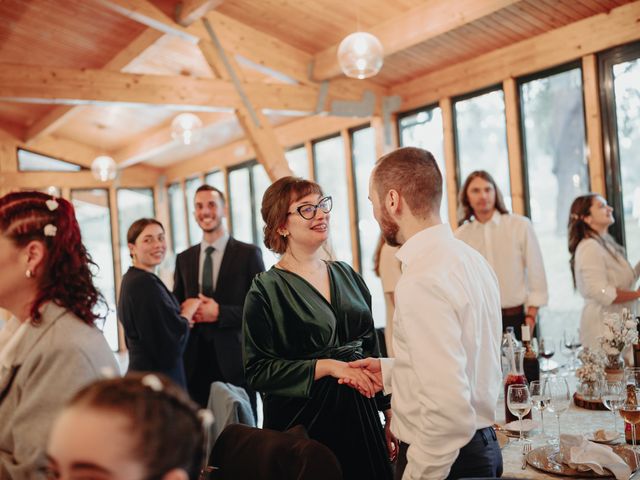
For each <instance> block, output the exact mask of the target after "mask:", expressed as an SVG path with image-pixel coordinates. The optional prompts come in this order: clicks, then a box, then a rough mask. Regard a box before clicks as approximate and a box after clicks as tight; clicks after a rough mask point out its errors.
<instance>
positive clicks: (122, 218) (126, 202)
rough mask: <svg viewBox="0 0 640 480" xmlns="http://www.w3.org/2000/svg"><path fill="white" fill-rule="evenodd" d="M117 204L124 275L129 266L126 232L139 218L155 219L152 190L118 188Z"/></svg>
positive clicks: (121, 264)
mask: <svg viewBox="0 0 640 480" xmlns="http://www.w3.org/2000/svg"><path fill="white" fill-rule="evenodd" d="M117 203H118V225H119V229H120V266H121V269H120V271H121V272H122V274H123V275H124V274H125V273H126V272H127V270H128V269H129V267H130V266H131V258H130V257H129V247H128V246H127V231H128V230H129V227H130V226H131V224H132V223H133V222H135V221H136V220H138V219H139V218H145V217H146V218H154V217H155V210H154V206H153V190H151V189H150V188H136V189H132V188H119V189H118V196H117ZM165 228H167V226H166V225H165Z"/></svg>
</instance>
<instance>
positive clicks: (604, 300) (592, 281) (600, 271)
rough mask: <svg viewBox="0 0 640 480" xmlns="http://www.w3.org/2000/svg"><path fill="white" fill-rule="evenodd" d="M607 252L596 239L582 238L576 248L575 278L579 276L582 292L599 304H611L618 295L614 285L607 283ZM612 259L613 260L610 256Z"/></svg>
mask: <svg viewBox="0 0 640 480" xmlns="http://www.w3.org/2000/svg"><path fill="white" fill-rule="evenodd" d="M605 255H609V253H608V252H607V251H606V250H605V249H604V247H603V246H602V245H600V244H599V243H598V242H597V240H594V239H592V238H588V239H586V240H583V241H582V242H580V244H579V245H578V248H577V249H576V260H575V270H576V272H575V273H576V279H578V277H579V278H580V284H579V286H580V285H581V286H582V288H581V290H582V292H581V293H582V294H583V296H585V297H586V298H591V299H593V300H595V301H596V302H598V303H599V304H601V305H611V304H612V303H613V301H614V300H615V298H616V297H617V296H618V292H617V290H616V287H615V285H612V284H610V283H609V280H608V277H607V263H606V262H607V260H606V258H605ZM611 260H612V261H615V259H614V258H613V257H611Z"/></svg>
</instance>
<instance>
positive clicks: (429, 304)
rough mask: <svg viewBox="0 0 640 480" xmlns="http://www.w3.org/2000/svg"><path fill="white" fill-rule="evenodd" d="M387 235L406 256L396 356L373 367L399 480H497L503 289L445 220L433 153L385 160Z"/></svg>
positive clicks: (378, 195)
mask: <svg viewBox="0 0 640 480" xmlns="http://www.w3.org/2000/svg"><path fill="white" fill-rule="evenodd" d="M369 198H370V200H371V203H372V204H373V211H374V215H375V217H376V220H377V221H378V223H379V224H380V228H381V230H382V234H383V236H384V238H385V240H386V241H387V243H389V244H390V245H401V248H400V250H399V251H398V253H397V257H398V259H399V260H400V261H401V262H402V276H401V277H400V281H399V282H398V285H397V286H396V311H395V316H394V321H393V323H394V329H393V348H394V352H395V355H396V356H395V359H373V358H367V359H364V360H359V361H356V362H352V364H351V366H353V367H360V368H365V369H366V370H368V371H369V372H370V373H371V376H372V377H373V378H374V379H375V381H376V382H377V383H378V385H379V386H384V390H385V392H386V393H392V394H393V395H392V400H391V407H392V412H393V421H392V423H391V430H392V432H393V433H394V434H395V435H396V437H397V438H398V439H399V440H400V441H401V446H400V452H399V455H398V464H397V467H396V479H400V478H402V479H404V480H418V479H420V480H422V479H443V478H451V479H454V478H461V477H474V476H475V477H494V476H499V475H501V473H502V454H501V452H500V448H499V446H498V442H497V441H496V435H495V431H494V430H493V428H492V425H493V423H494V420H495V409H496V402H497V399H498V393H499V390H500V388H501V380H502V376H501V371H500V339H501V332H500V331H501V328H500V299H499V294H498V283H497V279H496V277H495V274H494V273H493V271H492V270H491V267H490V266H489V264H488V263H487V262H486V260H485V259H484V258H482V256H481V255H480V254H479V253H478V252H476V251H475V250H474V249H472V248H470V247H469V246H468V245H466V244H465V243H463V242H461V241H459V240H457V239H456V238H455V237H454V236H453V233H452V232H451V228H450V227H449V225H446V224H442V222H441V220H440V213H439V212H440V202H441V199H442V175H441V173H440V170H439V169H438V166H437V164H436V162H435V159H434V158H433V155H431V153H429V152H427V151H426V150H422V149H419V148H412V147H408V148H401V149H398V150H396V151H394V152H392V153H390V154H388V155H385V156H384V157H382V158H381V159H380V160H379V161H378V163H377V165H376V167H375V169H374V171H373V173H372V174H371V180H370V184H369Z"/></svg>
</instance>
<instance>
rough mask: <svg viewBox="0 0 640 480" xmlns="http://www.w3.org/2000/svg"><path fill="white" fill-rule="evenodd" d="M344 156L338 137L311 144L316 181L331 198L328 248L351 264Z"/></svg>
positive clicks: (338, 257)
mask: <svg viewBox="0 0 640 480" xmlns="http://www.w3.org/2000/svg"><path fill="white" fill-rule="evenodd" d="M344 153H345V152H344V143H343V142H342V137H339V136H338V137H333V138H328V139H326V140H322V141H319V142H316V143H314V144H313V157H314V162H315V170H316V180H317V182H318V183H319V184H320V186H321V187H322V190H323V191H324V192H325V194H326V195H331V197H333V210H331V227H330V232H331V233H330V238H331V247H332V248H333V251H334V253H335V255H336V258H337V259H338V260H344V261H345V262H347V263H349V264H353V252H352V249H351V228H350V224H349V190H348V185H347V162H346V159H345V155H344Z"/></svg>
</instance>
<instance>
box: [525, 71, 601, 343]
mask: <svg viewBox="0 0 640 480" xmlns="http://www.w3.org/2000/svg"><path fill="white" fill-rule="evenodd" d="M520 98H521V104H522V109H521V110H522V120H523V143H524V147H525V148H524V153H525V159H526V167H527V170H526V171H527V175H526V178H527V182H528V183H527V186H528V192H529V197H528V201H529V211H530V212H531V220H532V222H533V226H534V228H535V231H536V234H537V236H538V240H539V242H540V247H541V249H542V252H543V258H544V266H545V271H546V274H547V282H548V285H549V304H548V306H547V307H546V308H544V309H543V310H541V313H540V315H541V317H540V322H541V323H540V328H541V331H542V334H543V335H550V336H555V337H556V338H561V335H562V332H563V329H572V330H573V329H575V328H577V327H578V319H579V318H580V313H579V312H580V310H581V308H582V303H583V301H582V299H581V298H580V296H579V295H578V294H577V293H576V292H575V290H574V288H573V280H572V276H571V270H570V268H569V252H568V250H567V248H568V247H567V220H568V218H569V208H570V206H571V202H572V201H573V199H574V198H575V197H576V196H578V195H580V194H582V193H586V192H587V191H588V190H589V172H588V168H587V157H586V151H585V127H584V108H583V102H582V75H581V70H580V68H569V69H565V70H564V71H560V72H554V73H552V74H547V75H545V76H543V77H540V76H538V77H537V78H531V79H523V80H521V81H520ZM559 106H561V108H559Z"/></svg>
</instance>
